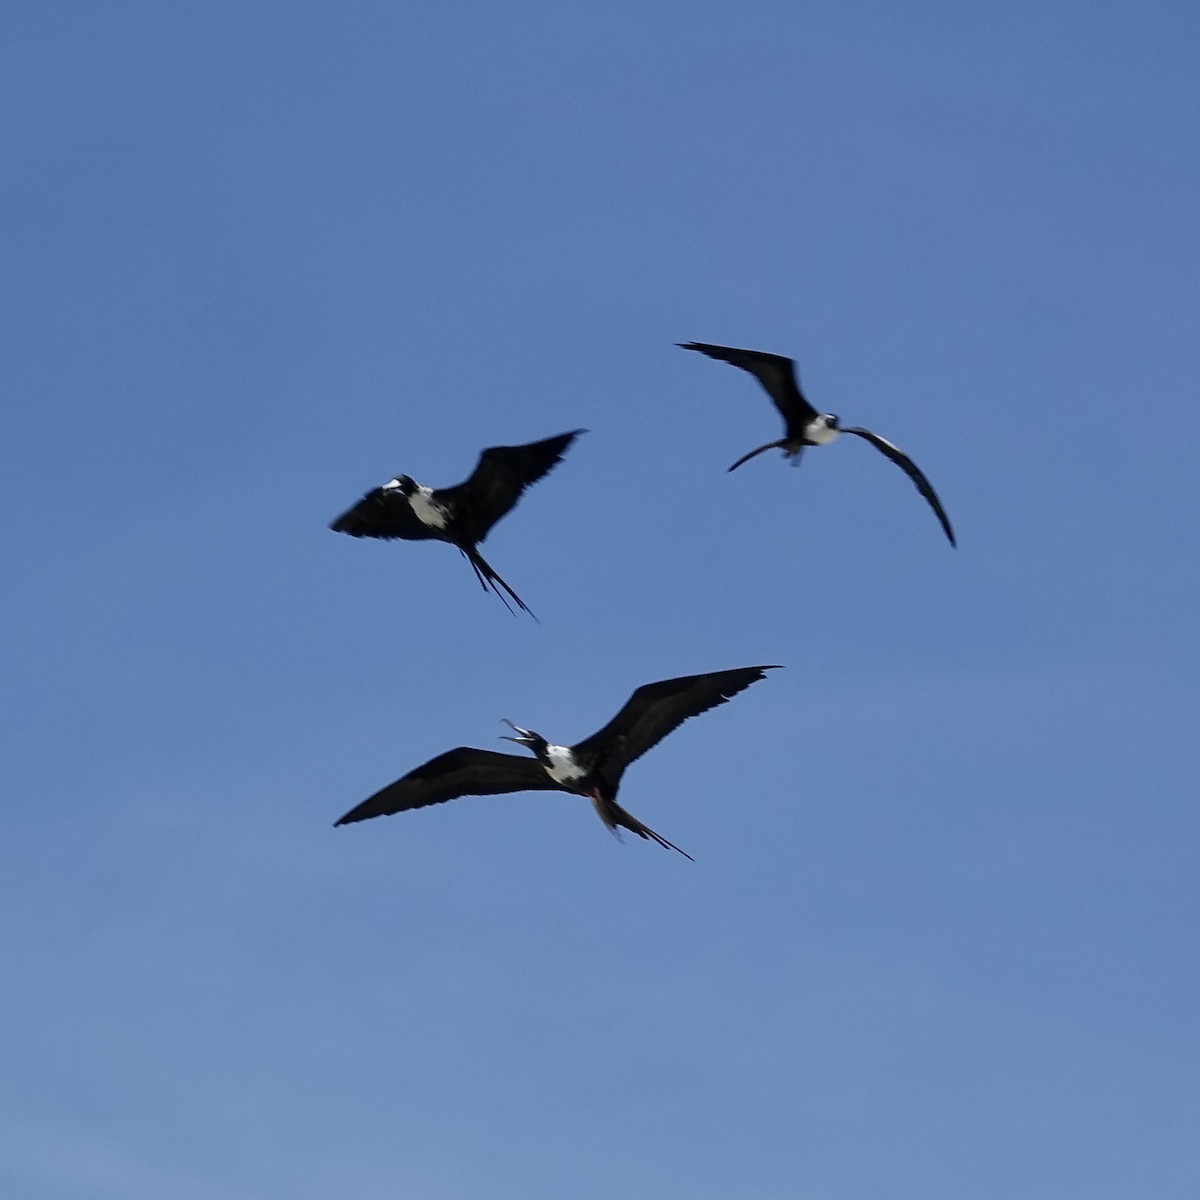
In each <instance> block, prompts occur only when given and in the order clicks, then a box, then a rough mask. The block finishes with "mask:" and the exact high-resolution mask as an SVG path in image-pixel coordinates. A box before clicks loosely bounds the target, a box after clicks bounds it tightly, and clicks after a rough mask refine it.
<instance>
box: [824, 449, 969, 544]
mask: <svg viewBox="0 0 1200 1200" xmlns="http://www.w3.org/2000/svg"><path fill="white" fill-rule="evenodd" d="M842 432H843V433H854V434H857V435H858V436H859V437H860V438H865V439H866V440H867V441H868V442H870V443H871V445H872V446H874V447H875V449H876V450H878V451H879V452H880V454H883V455H885V456H886V457H888V458H890V459H891V460H892V462H894V463H895V464H896V466H898V467H899V468H900V470H902V471H903V472H904V473H905V475H907V476H908V477H909V479H911V480H912V481H913V483H915V484H916V485H917V491H918V492H920V493H921V495H922V496H924V497H925V499H926V500H928V501H929V507H930V508H932V509H933V511H934V513H935V514H936V515H937V519H938V520H939V521H941V523H942V528H943V529H944V530H945V531H946V536H947V537H948V538H949V539H950V545H952V546H957V545H958V543H957V542H956V541H955V540H954V530H953V529H951V528H950V518H949V517H948V516H946V510H945V509H944V508H943V507H942V502H941V501H940V500H939V499H938V497H937V492H935V491H934V490H933V484H931V483H930V482H929V480H928V479H926V478H925V476H924V474H923V473H922V471H921V468H920V467H918V466H917V464H916V463H915V462H913V460H912V459H911V458H909V457H908V455H907V454H905V453H904V451H903V450H901V449H900V447H899V446H893V445H892V443H891V442H889V441H888V440H887V438H881V437H880V436H879V434H877V433H872V432H871V431H870V430H869V429H861V428H858V427H850V428H847V429H843V430H842Z"/></svg>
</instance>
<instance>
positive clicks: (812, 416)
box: [678, 342, 956, 546]
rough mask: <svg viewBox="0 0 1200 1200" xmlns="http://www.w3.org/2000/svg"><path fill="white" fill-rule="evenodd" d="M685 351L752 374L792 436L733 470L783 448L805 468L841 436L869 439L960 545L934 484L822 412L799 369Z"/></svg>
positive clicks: (777, 361) (894, 449) (755, 355)
mask: <svg viewBox="0 0 1200 1200" xmlns="http://www.w3.org/2000/svg"><path fill="white" fill-rule="evenodd" d="M678 345H679V346H680V347H682V348H683V349H684V350H699V351H700V353H701V354H707V355H708V357H709V358H715V359H719V360H720V361H721V362H727V363H731V364H732V365H733V366H735V367H741V368H742V370H743V371H749V372H750V374H751V375H753V376H754V378H755V379H757V380H758V382H759V383H761V384H762V385H763V387H764V388H765V389H766V392H767V395H768V396H770V397H771V399H772V400H773V401H774V402H775V407H776V408H777V409H779V412H780V414H781V415H782V417H783V420H784V425H785V426H786V429H787V433H786V435H785V436H784V437H782V438H780V439H779V441H777V442H768V443H767V444H766V445H765V446H759V447H758V448H757V449H756V450H751V451H750V453H749V454H743V455H742V457H741V458H739V459H738V460H737V462H735V463H734V464H733V466H732V467H730V468H729V469H730V470H731V471H736V470H737V469H738V467H740V466H741V465H742V463H744V462H747V461H748V460H749V459H751V458H753V457H754V456H755V455H756V454H761V453H762V452H763V451H764V450H774V449H776V448H779V449H782V450H783V453H784V456H785V457H786V458H790V459H791V460H792V466H794V467H795V466H799V465H800V455H801V454H802V453H803V452H804V448H805V446H824V445H825V444H826V443H827V442H832V441H833V439H834V438H836V437H837V436H838V434H839V433H853V434H856V435H857V436H858V437H860V438H865V439H866V440H867V441H868V442H870V443H871V445H872V446H874V447H875V449H876V450H878V451H879V452H880V453H881V454H883V455H885V456H886V457H887V458H890V459H891V460H892V462H894V463H895V464H896V466H898V467H899V468H900V469H901V470H902V471H903V472H904V473H905V474H906V475H907V476H908V477H909V479H911V480H912V481H913V483H915V484H916V485H917V491H918V492H920V493H921V495H922V496H924V497H925V499H926V500H928V501H929V507H930V508H932V509H933V511H934V513H935V514H936V515H937V519H938V520H939V521H940V522H941V523H942V528H943V529H944V530H945V531H946V536H947V537H948V538H949V539H950V545H952V546H953V545H956V543H955V540H954V530H953V529H951V528H950V518H949V517H947V516H946V510H945V509H944V508H942V502H941V501H940V500H939V499H938V498H937V493H936V492H935V491H934V490H933V485H932V484H931V483H930V482H929V480H928V479H926V478H925V476H924V475H923V474H922V473H921V470H920V468H918V466H917V464H916V463H915V462H913V460H912V459H911V458H909V457H908V455H907V454H905V453H904V451H903V450H901V449H900V447H899V446H893V445H892V443H891V442H889V441H888V440H887V439H886V438H881V437H880V436H879V434H877V433H872V432H871V431H870V430H869V429H862V428H861V427H859V426H855V425H852V426H843V425H841V424H840V423H839V421H838V416H837V413H819V412H817V410H816V409H815V408H813V406H812V405H811V404H809V402H808V401H807V400H806V399H805V398H804V394H803V393H802V392H801V391H800V379H799V376H798V375H797V374H796V364H795V362H794V361H793V360H792V359H790V358H785V357H784V356H783V355H782V354H766V353H764V352H763V351H762V350H735V349H734V348H733V347H732V346H712V345H709V343H707V342H679V343H678Z"/></svg>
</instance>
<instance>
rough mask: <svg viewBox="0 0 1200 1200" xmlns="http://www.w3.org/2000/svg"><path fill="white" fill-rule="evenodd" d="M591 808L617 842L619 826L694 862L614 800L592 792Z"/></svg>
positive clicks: (689, 856) (693, 860)
mask: <svg viewBox="0 0 1200 1200" xmlns="http://www.w3.org/2000/svg"><path fill="white" fill-rule="evenodd" d="M592 807H593V808H594V809H595V810H596V812H597V814H598V815H599V817H600V820H602V821H603V822H604V823H605V825H607V826H608V827H609V829H611V830H612V831H613V833H614V835H615V836H616V839H617V841H620V840H621V835H620V833H618V832H617V827H618V826H620V827H621V828H622V829H628V830H629V832H630V833H636V834H637V835H638V837H640V838H648V839H649V840H650V841H653V842H657V843H658V844H659V845H660V846H662V848H663V849H664V850H674V851H675V852H676V853H677V854H682V855H683V857H684V858H686V859H687V860H688V862H695V861H696V860H695V859H694V858H693V857H692V856H691V855H690V854H689V853H688V852H687V851H686V850H680V849H679V847H678V846H677V845H675V843H674V842H669V841H667V839H666V838H665V837H663V835H662V834H661V833H655V832H654V830H653V829H651V828H650V826H649V825H643V824H642V822H641V821H639V820H638V819H637V817H635V816H634V815H633V813H631V812H626V811H625V809H623V808H622V807H621V806H620V805H619V804H618V803H617V802H616V801H615V800H603V799H601V797H600V795H599V793H598V792H593V793H592Z"/></svg>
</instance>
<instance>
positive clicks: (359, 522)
mask: <svg viewBox="0 0 1200 1200" xmlns="http://www.w3.org/2000/svg"><path fill="white" fill-rule="evenodd" d="M329 528H330V529H332V530H333V532H334V533H348V534H349V535H350V536H351V537H373V538H403V539H404V540H405V541H406V542H418V541H422V540H424V539H426V538H435V539H437V540H439V541H440V540H442V539H440V538H438V533H437V530H435V529H432V528H430V526H428V525H426V524H425V522H424V521H422V520H421V519H420V518H419V517H418V516H417V514H416V513H414V512H413V510H412V506H411V505H410V504H409V502H408V500H407V499H406V498H405V497H404V496H402V495H400V493H399V491H397V490H395V489H394V488H381V487H378V488H372V490H371V491H369V492H368V493H367V494H366V495H365V496H364V497H363V498H362V499H361V500H360V501H359V502H358V503H357V504H356V505H355V506H354V507H353V508H348V509H346V511H345V512H344V513H342V515H341V516H340V517H338V518H337V520H335V521H330V522H329Z"/></svg>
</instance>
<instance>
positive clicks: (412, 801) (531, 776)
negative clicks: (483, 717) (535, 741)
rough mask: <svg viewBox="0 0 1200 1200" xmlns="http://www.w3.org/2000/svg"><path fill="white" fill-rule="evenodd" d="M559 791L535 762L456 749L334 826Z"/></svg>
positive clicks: (383, 790) (469, 748)
mask: <svg viewBox="0 0 1200 1200" xmlns="http://www.w3.org/2000/svg"><path fill="white" fill-rule="evenodd" d="M557 790H558V787H557V785H556V784H555V782H554V781H553V780H552V779H551V778H550V776H549V775H547V774H546V772H545V771H544V770H543V768H542V766H541V765H540V764H539V763H538V761H537V759H536V758H525V757H521V756H519V755H516V754H502V753H501V752H500V751H499V750H476V749H475V748H474V747H472V746H459V747H458V748H457V749H454V750H447V751H446V753H445V754H439V755H438V756H437V758H431V759H430V760H429V761H428V762H427V763H425V764H423V765H422V766H419V767H418V768H417V769H416V770H415V771H409V773H408V774H407V775H405V776H404V778H403V779H397V780H396V782H395V783H389V784H388V785H387V787H385V788H381V789H380V790H379V791H378V792H376V793H375V795H373V796H369V797H368V798H367V799H366V800H364V801H363V802H362V803H361V804H360V805H358V806H357V807H356V808H352V809H351V810H350V811H349V812H348V813H347V814H346V815H345V816H344V817H339V818H338V819H337V820H336V821H335V822H334V825H349V824H351V823H352V822H354V821H365V820H366V819H367V818H368V817H387V816H391V814H392V813H398V812H407V811H408V810H409V809H410V808H425V807H426V805H429V804H441V803H442V802H443V801H445V800H454V799H456V798H457V797H458V796H498V795H500V794H501V793H503V792H531V791H557Z"/></svg>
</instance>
